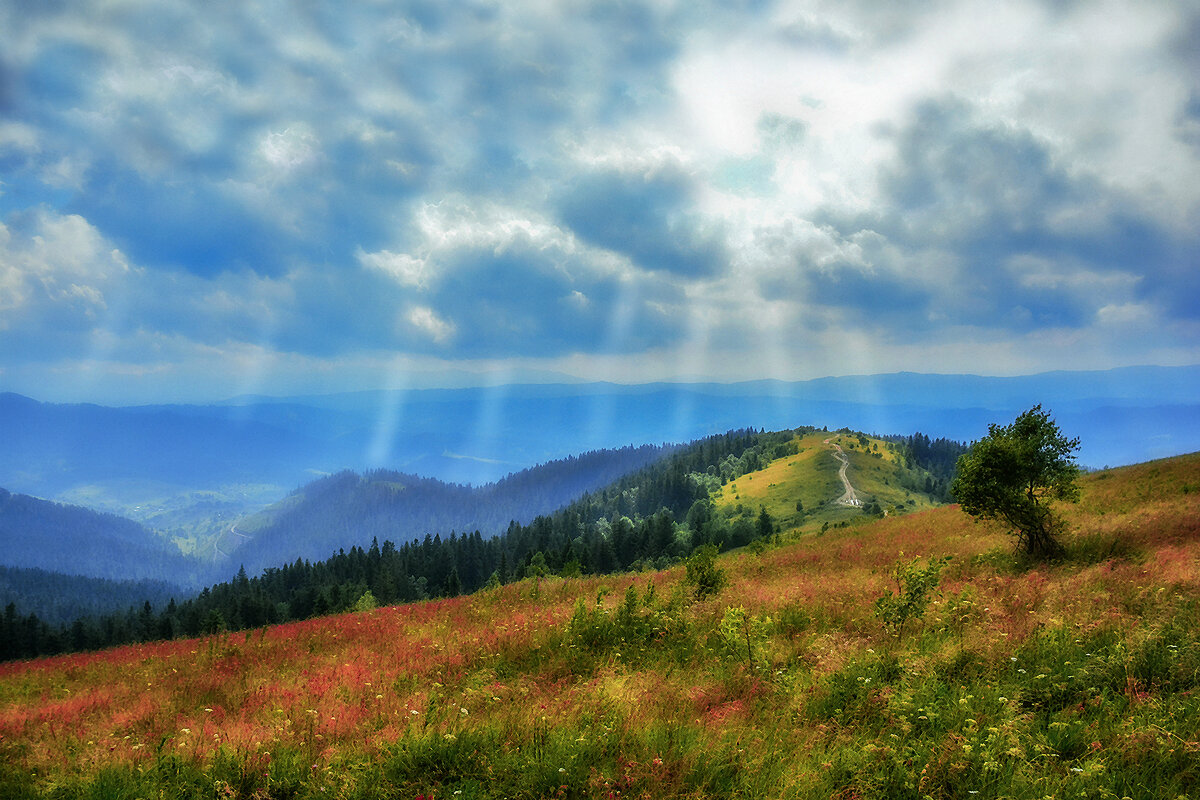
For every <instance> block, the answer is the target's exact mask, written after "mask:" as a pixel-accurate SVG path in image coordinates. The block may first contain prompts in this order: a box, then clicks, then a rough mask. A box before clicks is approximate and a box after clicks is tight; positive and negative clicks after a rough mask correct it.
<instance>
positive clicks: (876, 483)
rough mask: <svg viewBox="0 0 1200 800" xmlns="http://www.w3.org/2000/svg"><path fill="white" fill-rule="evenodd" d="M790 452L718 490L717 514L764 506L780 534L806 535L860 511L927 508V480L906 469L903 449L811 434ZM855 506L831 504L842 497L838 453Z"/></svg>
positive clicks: (859, 437)
mask: <svg viewBox="0 0 1200 800" xmlns="http://www.w3.org/2000/svg"><path fill="white" fill-rule="evenodd" d="M793 442H794V444H795V450H796V452H795V454H792V455H788V456H785V457H782V458H778V459H775V460H773V461H771V462H770V463H769V464H767V465H766V466H765V467H764V468H763V469H761V470H757V471H754V472H751V473H749V474H747V475H745V476H742V477H740V478H738V479H737V480H734V481H731V482H729V483H727V484H725V485H724V486H722V487H721V489H720V491H719V492H718V493H717V494H716V496H715V497H714V498H713V502H714V503H715V505H716V506H717V507H718V509H720V510H721V511H722V512H724V513H725V514H728V515H732V514H738V513H741V514H750V513H758V512H759V511H760V509H763V508H765V509H766V511H767V513H769V514H770V515H771V517H772V518H774V519H775V520H776V521H777V522H778V523H780V525H782V526H783V529H784V530H786V531H798V530H803V531H812V530H817V529H820V528H821V527H822V526H824V527H828V526H829V525H833V524H838V523H842V522H848V521H851V520H854V519H855V518H857V517H859V516H860V515H861V514H862V512H863V510H864V509H870V511H871V512H872V513H875V514H878V515H883V514H899V513H909V512H912V511H920V510H924V509H928V508H933V507H934V506H936V505H938V503H937V502H936V500H935V499H934V498H933V497H932V496H931V494H930V493H931V492H932V490H933V483H934V481H933V476H932V475H931V474H930V473H929V472H928V471H927V470H925V469H923V468H922V467H920V466H917V465H906V464H905V458H904V453H903V447H902V446H898V445H897V443H896V442H893V441H887V440H884V439H879V438H877V437H873V436H866V435H863V434H852V433H848V432H843V433H838V432H834V433H829V432H826V431H814V432H811V433H806V434H803V435H797V436H796V437H795V438H794V440H793ZM839 450H840V451H841V452H842V453H844V454H845V456H846V458H847V460H848V463H847V475H848V479H849V480H850V482H851V484H852V486H853V488H854V489H855V491H856V494H857V496H858V500H859V502H860V505H859V506H846V505H840V504H838V503H837V499H838V498H839V497H840V496H841V495H842V494H843V484H842V481H841V479H840V478H839V475H838V473H839V470H840V461H839V460H838V458H837V455H836V454H837V453H838V451H839Z"/></svg>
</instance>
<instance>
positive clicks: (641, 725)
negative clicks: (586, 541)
mask: <svg viewBox="0 0 1200 800" xmlns="http://www.w3.org/2000/svg"><path fill="white" fill-rule="evenodd" d="M797 455H801V454H799V453H798V454H797ZM868 458H874V456H868ZM797 466H798V465H797ZM767 467H768V469H770V468H771V465H769V464H768V465H767ZM776 469H778V467H776ZM851 475H853V473H851ZM761 477H763V478H765V477H767V476H765V475H764V476H761ZM738 482H739V485H740V486H739V491H742V490H743V489H742V488H741V487H744V486H748V485H749V484H748V483H747V482H745V480H744V478H739V479H738ZM767 485H768V486H769V483H768V484H767ZM1082 489H1083V497H1082V501H1081V503H1080V504H1079V505H1078V506H1067V507H1065V508H1064V509H1063V512H1064V514H1065V515H1066V518H1067V519H1068V520H1069V525H1070V528H1071V534H1070V536H1069V542H1068V544H1069V550H1070V554H1071V555H1070V557H1069V558H1068V559H1067V560H1066V561H1064V562H1062V563H1060V564H1055V565H1050V566H1041V567H1033V568H1029V567H1022V566H1021V565H1019V564H1017V563H1015V562H1014V560H1013V557H1012V555H1011V541H1010V539H1009V537H1007V536H1006V535H1005V534H1004V532H1003V531H1001V530H999V529H997V528H994V527H990V526H986V525H981V524H976V523H974V522H972V521H971V520H970V518H968V517H967V516H966V515H964V514H962V513H961V512H960V511H958V510H957V509H956V508H954V507H945V508H935V509H929V510H922V511H917V512H915V513H911V514H905V515H895V514H889V515H888V516H887V517H886V518H883V519H877V520H873V521H869V522H865V523H864V524H857V525H849V526H847V527H835V526H831V527H829V528H828V529H826V531H825V532H824V533H822V532H820V530H819V529H818V530H817V531H815V532H811V533H801V534H798V535H797V536H796V537H795V538H794V540H792V541H785V542H783V543H781V544H779V545H769V546H766V547H760V548H754V549H749V548H747V549H743V550H739V551H737V552H734V553H731V554H728V555H725V556H722V557H720V558H718V559H717V561H716V566H717V567H718V568H720V569H722V570H724V571H725V572H726V573H727V576H728V579H729V581H728V586H727V587H726V588H725V589H724V591H723V592H721V593H720V594H718V595H716V596H715V597H711V598H709V599H705V600H697V599H696V598H695V596H694V594H693V593H692V591H691V588H690V586H689V585H688V584H687V583H686V580H685V570H684V568H683V566H677V567H673V568H671V569H668V570H664V571H657V572H642V573H625V574H620V575H612V576H594V577H587V578H560V577H536V578H535V577H531V578H527V579H524V580H522V581H519V582H516V583H512V584H509V585H506V586H502V587H496V588H492V589H488V590H485V591H481V592H479V593H476V594H474V595H471V596H462V597H456V598H448V599H441V600H432V601H426V602H420V603H414V604H408V605H402V606H394V607H387V608H379V609H375V610H371V611H365V612H362V613H353V614H344V615H340V616H336V617H327V618H323V619H316V620H309V621H305V622H296V623H290V624H287V625H282V626H277V627H270V628H262V629H259V630H256V631H251V632H248V633H246V634H244V635H241V634H238V635H232V636H229V635H226V636H215V637H209V638H205V639H189V640H177V641H173V642H167V643H160V644H149V645H140V646H134V647H127V648H120V649H116V650H111V651H108V652H104V653H98V654H91V655H79V656H67V657H59V658H55V659H46V660H41V661H36V662H29V663H23V664H8V665H3V666H0V748H2V749H3V759H2V763H3V764H4V765H5V766H4V767H2V768H0V769H2V770H3V772H2V773H0V790H2V791H3V793H4V794H5V796H7V797H13V798H20V797H39V796H45V795H49V794H51V793H53V792H54V791H57V792H59V793H65V794H66V795H72V796H74V795H77V794H83V793H85V792H86V791H93V792H106V793H107V794H108V795H111V796H126V795H128V796H138V795H146V794H155V793H156V792H159V793H165V794H167V795H169V796H178V797H191V796H209V794H211V793H212V792H213V791H214V788H215V791H216V792H217V793H218V795H219V796H230V797H251V796H258V797H318V796H339V797H347V798H364V800H365V798H376V797H407V796H419V795H424V796H426V797H437V798H443V797H444V798H452V797H513V796H517V797H551V796H579V797H615V796H617V794H618V793H620V796H622V797H680V796H689V797H697V796H713V797H718V796H720V797H727V796H746V797H779V796H789V797H830V796H843V797H850V796H859V797H902V798H903V797H912V798H918V797H924V796H933V797H968V796H969V797H998V796H1006V797H1044V796H1048V795H1053V796H1056V797H1057V796H1072V797H1074V796H1080V795H1082V796H1086V797H1122V796H1130V797H1137V796H1147V797H1149V796H1153V797H1175V796H1194V795H1195V794H1196V792H1197V791H1200V757H1198V756H1197V753H1198V752H1200V695H1198V694H1197V692H1196V689H1197V688H1200V566H1198V564H1200V454H1196V455H1191V456H1186V457H1180V458H1173V459H1168V460H1164V461H1158V462H1152V463H1148V464H1142V465H1138V466H1134V467H1129V468H1122V469H1117V470H1111V471H1104V472H1099V473H1095V474H1091V475H1088V476H1086V477H1085V478H1084V479H1083V481H1082ZM863 519H866V518H863ZM783 538H787V537H783ZM917 556H921V557H923V558H922V559H921V560H920V561H919V562H918V563H927V559H929V558H939V557H942V556H950V557H951V561H950V562H949V565H948V566H947V567H946V568H945V570H944V571H943V573H942V579H941V583H940V586H939V588H938V592H937V594H936V597H935V599H934V602H933V604H932V606H931V607H930V609H929V610H928V611H927V612H926V614H925V615H924V617H923V618H921V619H920V620H918V621H915V622H914V623H913V624H912V625H911V626H910V627H909V628H908V630H907V631H906V632H905V634H904V636H903V638H897V637H896V636H894V635H893V634H891V633H889V632H888V631H887V630H885V629H884V627H883V626H882V625H881V624H880V622H879V619H877V618H876V616H875V614H874V613H873V602H874V600H875V599H876V598H877V597H879V596H881V595H882V594H883V593H885V592H886V591H888V590H889V589H894V588H895V584H894V582H893V581H892V579H891V578H890V573H891V571H892V568H893V566H894V565H895V564H896V563H897V562H908V561H909V560H910V559H912V558H914V557H917Z"/></svg>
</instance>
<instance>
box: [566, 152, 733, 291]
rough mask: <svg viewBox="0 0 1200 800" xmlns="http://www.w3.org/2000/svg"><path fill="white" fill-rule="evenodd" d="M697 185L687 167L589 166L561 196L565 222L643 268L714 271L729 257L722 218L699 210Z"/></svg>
mask: <svg viewBox="0 0 1200 800" xmlns="http://www.w3.org/2000/svg"><path fill="white" fill-rule="evenodd" d="M696 191H697V187H696V184H695V182H694V180H693V179H691V178H690V177H689V176H688V175H687V174H686V173H685V172H684V171H683V170H682V169H680V168H679V167H678V166H676V165H665V166H664V167H663V168H662V169H660V170H656V171H654V172H651V173H640V174H639V173H638V172H619V171H615V170H605V171H598V172H585V173H583V174H581V175H580V176H579V177H578V179H577V180H575V181H572V182H571V183H570V184H569V186H568V188H566V189H565V190H564V196H563V197H562V198H561V200H560V201H559V207H558V212H559V215H560V216H561V218H562V220H563V222H564V223H565V224H566V225H568V226H569V227H570V228H571V229H572V230H573V231H574V232H575V233H576V234H577V235H578V236H579V237H580V238H582V239H584V240H585V241H587V242H589V243H591V244H593V245H596V246H598V247H603V248H606V249H609V250H613V251H615V252H618V253H621V254H623V255H625V256H627V257H628V258H629V259H631V260H632V261H633V262H634V263H635V264H637V265H638V266H639V267H640V268H642V269H645V270H650V271H659V270H661V271H663V272H667V273H671V274H675V275H679V276H683V277H708V276H711V275H713V274H715V273H717V272H719V271H721V270H722V269H723V268H724V267H725V266H726V264H727V263H728V260H729V256H728V254H727V252H726V249H725V237H724V232H723V231H722V230H721V225H720V223H719V222H716V221H713V220H708V219H705V218H704V216H703V215H701V214H700V213H698V212H697V210H696V208H695V205H696V202H695V195H696Z"/></svg>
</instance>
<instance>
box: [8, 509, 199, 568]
mask: <svg viewBox="0 0 1200 800" xmlns="http://www.w3.org/2000/svg"><path fill="white" fill-rule="evenodd" d="M0 553H3V556H2V562H0V563H2V565H3V566H8V567H22V568H33V569H40V570H46V571H50V572H59V573H66V574H71V575H82V576H86V577H90V578H106V579H116V580H146V579H148V580H162V581H169V582H173V583H188V582H192V581H194V580H195V579H196V578H197V577H198V574H199V572H200V570H199V569H198V568H197V565H196V564H195V563H194V562H193V561H191V560H189V559H187V558H185V557H184V556H182V555H181V554H180V552H179V549H178V548H177V547H176V546H175V545H174V544H172V543H171V542H170V541H168V540H167V539H165V538H164V537H162V536H159V535H158V534H156V533H154V532H153V531H151V530H149V529H147V528H146V527H144V526H142V525H139V524H138V523H136V522H133V521H132V520H128V519H124V518H122V517H118V516H115V515H113V514H101V513H97V512H95V511H92V510H90V509H86V508H81V507H79V506H70V505H64V504H61V503H53V502H50V501H47V500H41V499H39V498H36V497H29V496H27V495H22V494H12V493H10V492H8V491H6V490H4V489H0Z"/></svg>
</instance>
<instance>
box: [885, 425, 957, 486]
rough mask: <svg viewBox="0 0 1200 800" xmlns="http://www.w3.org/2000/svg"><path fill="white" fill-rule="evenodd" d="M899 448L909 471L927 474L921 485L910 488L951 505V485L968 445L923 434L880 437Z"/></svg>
mask: <svg viewBox="0 0 1200 800" xmlns="http://www.w3.org/2000/svg"><path fill="white" fill-rule="evenodd" d="M880 438H882V439H885V440H887V441H889V442H892V443H894V444H896V445H897V447H898V448H899V451H900V457H901V458H902V459H903V461H904V466H905V467H906V468H908V469H910V470H913V469H918V470H924V471H925V472H926V473H928V474H927V475H926V476H925V479H924V482H923V484H922V485H918V486H912V487H909V488H912V489H916V490H918V491H921V492H924V493H925V494H927V495H929V496H930V497H933V498H934V499H936V500H939V501H941V502H943V503H948V502H950V501H951V500H952V499H953V498H952V497H951V494H950V484H951V483H952V482H953V481H954V474H955V467H956V465H957V464H958V457H959V456H961V455H962V454H963V453H966V452H967V451H968V450H970V449H971V447H970V445H968V444H966V443H965V442H956V441H954V440H953V439H944V438H938V439H931V438H929V437H928V436H926V435H925V434H923V433H919V432H918V433H914V434H912V435H911V436H882V437H880Z"/></svg>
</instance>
